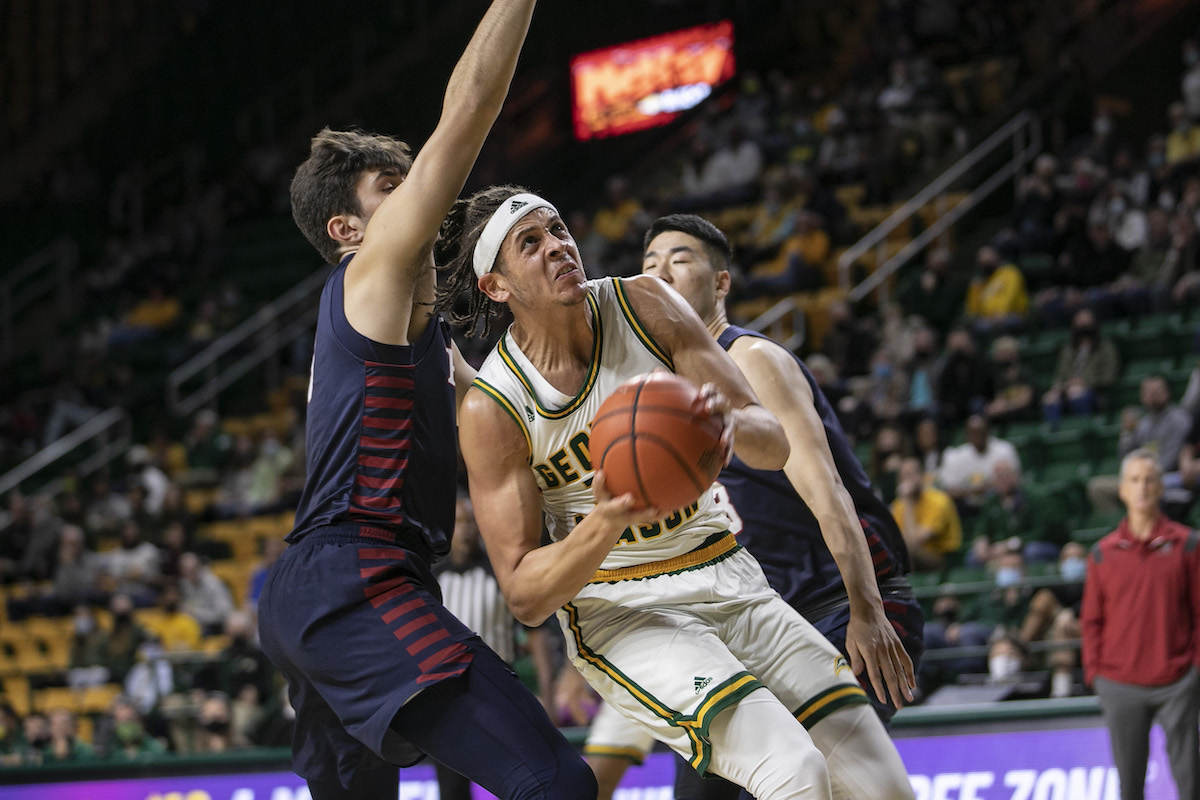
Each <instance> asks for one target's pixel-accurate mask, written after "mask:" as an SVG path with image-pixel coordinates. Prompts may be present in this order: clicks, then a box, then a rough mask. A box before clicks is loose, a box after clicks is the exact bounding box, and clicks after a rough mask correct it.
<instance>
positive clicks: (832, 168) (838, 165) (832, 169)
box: [817, 107, 868, 186]
mask: <svg viewBox="0 0 1200 800" xmlns="http://www.w3.org/2000/svg"><path fill="white" fill-rule="evenodd" d="M825 126H826V135H825V139H824V140H823V141H822V142H821V149H820V150H819V151H818V152H817V172H818V173H819V175H820V177H821V179H822V180H823V181H824V182H827V183H829V184H831V185H835V186H837V185H842V184H846V183H853V182H854V181H858V180H862V179H864V178H865V177H866V165H867V147H868V143H867V141H866V138H865V137H864V136H863V135H862V134H860V133H859V132H858V131H856V130H854V128H853V127H852V126H851V124H850V117H849V115H847V114H846V111H845V110H844V109H842V108H838V107H834V108H833V109H831V110H830V111H829V113H828V114H826V115H825Z"/></svg>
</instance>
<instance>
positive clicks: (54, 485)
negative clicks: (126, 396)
mask: <svg viewBox="0 0 1200 800" xmlns="http://www.w3.org/2000/svg"><path fill="white" fill-rule="evenodd" d="M131 434H132V422H131V421H130V419H129V414H128V412H126V411H125V409H123V408H120V407H117V406H114V407H113V408H110V409H108V410H107V411H103V412H101V413H99V414H97V415H96V416H94V417H92V418H91V419H90V420H88V421H87V422H85V423H83V424H82V425H80V426H79V427H78V428H76V429H75V430H73V431H71V432H70V433H68V434H66V435H65V436H62V437H60V438H58V439H56V440H55V441H53V442H51V443H50V444H49V445H47V446H46V447H44V448H42V449H41V450H40V451H38V452H37V453H35V454H34V455H32V456H30V457H29V458H27V459H25V461H23V462H21V463H20V464H18V465H17V466H15V467H13V468H12V469H10V470H9V471H8V472H6V473H5V474H3V475H0V495H3V494H4V493H6V492H8V491H10V490H12V489H14V488H16V487H18V486H20V485H21V484H23V483H26V482H27V481H31V480H33V479H34V478H36V477H37V476H38V475H39V474H40V473H42V472H45V471H46V470H48V469H50V468H52V467H55V466H57V465H58V462H59V460H60V459H62V458H63V457H65V456H67V455H70V454H74V453H75V451H76V450H78V449H79V448H82V447H83V446H84V445H87V444H89V443H94V444H95V445H96V447H95V448H94V449H93V450H92V452H91V453H89V454H88V455H87V456H85V457H84V458H82V459H80V461H79V463H77V464H75V465H74V471H75V473H76V474H77V475H78V476H79V477H81V478H85V477H87V476H88V475H91V474H92V473H94V472H96V471H98V470H100V469H102V468H103V467H105V466H106V465H108V464H110V463H111V462H112V461H114V460H115V459H117V458H120V457H121V456H122V455H124V453H125V451H126V450H128V449H129V445H130V443H131V441H132V440H131ZM59 472H61V470H59ZM62 488H63V479H62V477H61V476H60V475H57V474H56V477H54V478H52V479H49V480H47V481H46V483H45V484H44V485H43V486H41V487H40V490H41V491H43V492H47V493H49V494H51V495H55V494H58V493H59V491H61V490H62Z"/></svg>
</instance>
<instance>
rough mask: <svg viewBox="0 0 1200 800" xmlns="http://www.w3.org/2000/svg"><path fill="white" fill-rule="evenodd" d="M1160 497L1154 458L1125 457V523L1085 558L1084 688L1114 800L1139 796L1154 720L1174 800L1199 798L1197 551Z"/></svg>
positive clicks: (1140, 452)
mask: <svg viewBox="0 0 1200 800" xmlns="http://www.w3.org/2000/svg"><path fill="white" fill-rule="evenodd" d="M1162 491H1163V486H1162V470H1161V468H1160V465H1159V455H1158V454H1156V453H1154V452H1153V451H1151V450H1147V449H1137V450H1134V451H1132V452H1130V453H1128V454H1126V456H1125V458H1124V460H1123V461H1122V462H1121V476H1120V495H1121V500H1122V502H1124V503H1125V509H1126V516H1125V519H1123V520H1122V521H1121V523H1120V525H1118V526H1117V529H1116V530H1115V531H1113V532H1112V533H1110V534H1108V535H1107V536H1105V537H1104V538H1103V539H1101V540H1100V542H1099V543H1098V544H1097V545H1096V547H1095V548H1093V550H1092V554H1091V556H1090V557H1089V559H1088V565H1087V580H1086V582H1085V585H1084V592H1083V609H1082V612H1081V614H1080V626H1081V631H1082V637H1083V671H1084V681H1085V682H1086V683H1087V684H1088V685H1090V686H1093V687H1094V688H1095V690H1096V694H1097V695H1098V696H1099V698H1100V708H1101V710H1102V711H1103V712H1104V720H1105V724H1106V725H1107V727H1108V733H1109V742H1110V744H1111V746H1112V755H1113V763H1114V765H1115V766H1116V768H1117V774H1118V776H1119V777H1120V783H1121V787H1122V792H1121V796H1122V798H1136V797H1141V796H1142V795H1143V792H1142V790H1141V787H1142V786H1143V784H1144V783H1145V779H1146V766H1147V757H1148V754H1149V738H1150V726H1151V725H1152V724H1153V723H1155V722H1157V723H1158V724H1160V725H1161V726H1162V729H1163V731H1164V733H1165V734H1166V742H1167V744H1166V749H1167V755H1168V759H1169V762H1170V766H1171V773H1172V776H1173V777H1174V779H1175V790H1176V792H1177V793H1178V795H1179V797H1197V796H1200V734H1198V729H1197V726H1196V719H1197V716H1200V672H1198V671H1197V667H1196V664H1197V662H1198V661H1200V636H1198V633H1197V632H1198V631H1200V608H1198V607H1197V602H1196V598H1197V596H1198V595H1200V585H1198V584H1200V549H1198V548H1196V547H1195V546H1194V542H1195V535H1196V534H1195V532H1194V531H1191V530H1189V529H1188V528H1187V527H1185V526H1183V525H1179V524H1177V523H1175V522H1172V521H1170V520H1168V519H1166V518H1165V517H1164V516H1162V515H1161V514H1160V513H1159V501H1160V499H1161V498H1162Z"/></svg>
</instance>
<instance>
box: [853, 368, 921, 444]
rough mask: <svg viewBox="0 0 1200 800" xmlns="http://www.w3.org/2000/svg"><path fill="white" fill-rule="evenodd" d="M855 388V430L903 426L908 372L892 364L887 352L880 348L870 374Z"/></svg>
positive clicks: (856, 380) (860, 379) (858, 382)
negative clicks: (882, 426)
mask: <svg viewBox="0 0 1200 800" xmlns="http://www.w3.org/2000/svg"><path fill="white" fill-rule="evenodd" d="M851 384H852V386H853V387H854V390H853V391H854V395H853V397H854V399H853V402H852V410H851V423H850V428H851V430H855V431H869V430H875V429H876V428H877V427H878V426H879V425H882V424H899V423H900V422H901V417H902V415H903V414H904V412H905V408H906V401H907V400H908V383H907V380H906V377H905V374H904V370H902V369H900V368H898V367H897V365H896V364H894V363H892V361H891V358H890V356H889V355H888V351H887V350H886V349H885V348H882V347H881V348H879V349H878V350H876V351H875V354H874V355H873V356H872V357H871V370H870V372H869V373H868V374H867V375H865V376H863V377H860V378H856V379H854V380H853V381H851ZM847 405H848V406H850V405H851V404H850V403H847Z"/></svg>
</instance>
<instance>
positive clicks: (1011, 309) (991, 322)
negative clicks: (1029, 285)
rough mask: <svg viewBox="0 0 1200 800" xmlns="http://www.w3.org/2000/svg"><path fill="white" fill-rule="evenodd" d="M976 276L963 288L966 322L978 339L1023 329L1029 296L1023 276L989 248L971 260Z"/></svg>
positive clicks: (996, 250) (994, 249)
mask: <svg viewBox="0 0 1200 800" xmlns="http://www.w3.org/2000/svg"><path fill="white" fill-rule="evenodd" d="M975 264H976V266H977V268H978V273H977V274H976V276H975V279H974V280H972V281H971V284H970V285H969V286H968V287H967V300H966V306H965V311H966V319H967V320H968V321H969V322H970V325H971V329H972V330H973V331H974V332H975V333H976V334H977V335H979V336H993V335H995V334H1000V333H1016V332H1019V331H1021V330H1023V329H1024V328H1025V322H1026V317H1027V315H1028V313H1029V294H1028V292H1027V291H1026V289H1025V276H1024V275H1022V274H1021V270H1019V269H1018V268H1017V266H1016V265H1015V264H1013V263H1011V262H1008V261H1006V260H1005V259H1004V258H1003V257H1002V256H1001V255H1000V251H999V250H998V249H996V248H995V247H993V246H991V245H984V246H983V247H981V248H979V252H978V253H977V254H976V256H975Z"/></svg>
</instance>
